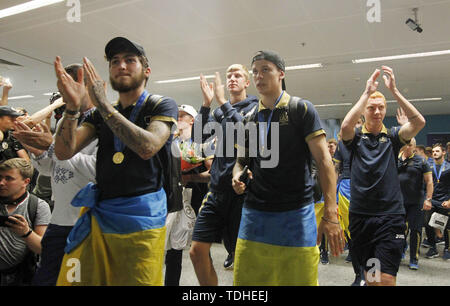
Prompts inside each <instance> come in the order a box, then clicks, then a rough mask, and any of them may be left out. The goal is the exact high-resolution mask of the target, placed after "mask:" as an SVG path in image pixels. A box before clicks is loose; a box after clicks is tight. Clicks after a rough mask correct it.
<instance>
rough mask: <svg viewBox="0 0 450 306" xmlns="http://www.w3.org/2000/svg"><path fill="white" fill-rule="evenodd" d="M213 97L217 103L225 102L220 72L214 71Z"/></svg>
mask: <svg viewBox="0 0 450 306" xmlns="http://www.w3.org/2000/svg"><path fill="white" fill-rule="evenodd" d="M214 98H216V101H217V103H219V105H223V104H225V103H226V102H227V101H226V100H225V86H224V85H223V84H222V80H221V78H220V74H219V73H218V72H216V78H215V79H214Z"/></svg>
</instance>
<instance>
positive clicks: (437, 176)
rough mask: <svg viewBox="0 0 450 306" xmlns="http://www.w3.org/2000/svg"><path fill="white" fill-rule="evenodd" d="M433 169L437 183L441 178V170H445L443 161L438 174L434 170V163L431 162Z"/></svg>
mask: <svg viewBox="0 0 450 306" xmlns="http://www.w3.org/2000/svg"><path fill="white" fill-rule="evenodd" d="M433 170H434V175H436V179H437V182H438V183H439V180H440V179H441V174H442V171H443V170H445V161H444V162H443V163H442V165H441V169H439V174H438V173H437V171H436V163H433Z"/></svg>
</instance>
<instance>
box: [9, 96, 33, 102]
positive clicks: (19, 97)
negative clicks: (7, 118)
mask: <svg viewBox="0 0 450 306" xmlns="http://www.w3.org/2000/svg"><path fill="white" fill-rule="evenodd" d="M28 98H34V96H30V95H25V96H16V97H9V98H8V101H9V100H19V99H28Z"/></svg>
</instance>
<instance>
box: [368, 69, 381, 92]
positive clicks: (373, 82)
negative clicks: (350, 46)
mask: <svg viewBox="0 0 450 306" xmlns="http://www.w3.org/2000/svg"><path fill="white" fill-rule="evenodd" d="M380 74H381V71H380V69H375V71H374V72H373V73H372V75H371V76H370V78H369V79H368V80H367V83H366V93H367V94H368V95H369V96H370V95H371V94H373V93H374V92H375V91H377V88H378V84H379V83H378V81H377V78H378V77H379V76H380Z"/></svg>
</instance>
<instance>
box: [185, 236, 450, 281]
mask: <svg viewBox="0 0 450 306" xmlns="http://www.w3.org/2000/svg"><path fill="white" fill-rule="evenodd" d="M427 250H428V249H425V248H421V256H420V259H419V266H420V268H419V270H418V271H413V270H410V269H409V268H408V263H409V255H408V254H407V256H406V258H405V259H404V260H403V261H402V263H401V266H400V271H399V273H398V275H397V285H399V286H424V285H425V286H450V260H448V261H444V260H443V259H442V257H439V258H434V259H427V258H425V253H426V252H427ZM438 251H439V253H440V254H441V255H442V251H443V245H438ZM407 253H408V252H407ZM211 256H212V258H213V262H214V267H215V269H216V272H217V275H218V278H219V285H220V286H232V285H233V271H232V270H225V269H224V268H223V262H224V260H225V259H226V257H227V252H226V251H225V248H224V247H223V245H221V244H213V246H212V248H211ZM346 256H347V251H346V252H345V253H344V254H342V255H341V256H339V257H337V258H335V257H332V256H330V263H329V264H328V265H322V264H319V284H320V285H321V286H347V285H350V284H351V283H352V282H353V280H354V275H353V269H352V265H351V264H350V263H346V262H345V258H346ZM180 285H181V286H198V281H197V278H196V276H195V272H194V268H193V266H192V263H191V260H190V258H189V252H188V251H187V250H185V251H184V252H183V270H182V273H181V280H180Z"/></svg>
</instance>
